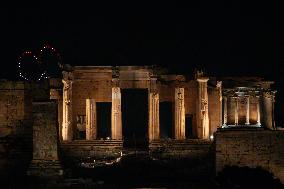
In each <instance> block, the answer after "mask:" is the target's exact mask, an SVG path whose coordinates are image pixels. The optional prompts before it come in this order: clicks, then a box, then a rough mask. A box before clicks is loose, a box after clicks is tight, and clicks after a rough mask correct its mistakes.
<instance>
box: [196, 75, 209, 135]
mask: <svg viewBox="0 0 284 189" xmlns="http://www.w3.org/2000/svg"><path fill="white" fill-rule="evenodd" d="M208 80H209V79H208V78H206V77H202V78H198V79H197V81H198V106H197V108H198V112H197V114H198V121H197V125H198V126H197V127H198V133H197V135H198V138H200V139H209V116H208V92H207V81H208Z"/></svg>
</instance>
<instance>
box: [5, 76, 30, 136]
mask: <svg viewBox="0 0 284 189" xmlns="http://www.w3.org/2000/svg"><path fill="white" fill-rule="evenodd" d="M31 102H32V101H31V98H30V97H29V94H28V90H27V85H25V83H24V82H21V81H18V82H15V81H4V82H0V137H4V136H7V135H9V134H12V132H13V131H15V128H16V127H19V126H23V125H24V124H25V121H27V120H29V119H30V118H31V111H32V107H31Z"/></svg>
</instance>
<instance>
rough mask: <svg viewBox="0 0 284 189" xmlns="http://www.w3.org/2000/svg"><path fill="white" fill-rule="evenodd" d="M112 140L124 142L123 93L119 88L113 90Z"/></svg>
mask: <svg viewBox="0 0 284 189" xmlns="http://www.w3.org/2000/svg"><path fill="white" fill-rule="evenodd" d="M111 138H112V139H113V140H122V121H121V92H120V88H119V87H113V88H112V106H111Z"/></svg>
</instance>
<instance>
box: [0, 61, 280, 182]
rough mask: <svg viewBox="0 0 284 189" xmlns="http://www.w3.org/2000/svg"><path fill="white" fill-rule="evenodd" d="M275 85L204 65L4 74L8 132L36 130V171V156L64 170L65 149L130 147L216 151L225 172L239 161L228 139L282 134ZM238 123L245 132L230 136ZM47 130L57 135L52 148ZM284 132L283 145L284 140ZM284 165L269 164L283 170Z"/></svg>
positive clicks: (83, 152) (90, 151) (1, 87)
mask: <svg viewBox="0 0 284 189" xmlns="http://www.w3.org/2000/svg"><path fill="white" fill-rule="evenodd" d="M272 84H273V82H272V81H266V80H264V79H263V78H259V77H224V78H217V77H214V76H210V75H206V74H205V73H203V72H202V71H196V72H195V73H190V74H189V75H179V74H176V73H174V74H173V73H171V72H169V71H166V70H165V69H161V68H158V67H154V66H74V67H68V69H65V70H63V71H62V76H60V77H58V78H49V79H47V80H45V81H42V82H41V83H35V82H24V81H1V82H0V105H1V107H2V108H1V109H0V111H1V114H0V116H1V117H0V135H1V137H6V136H10V135H13V134H14V133H17V132H18V133H21V132H20V131H21V129H23V128H24V127H25V126H26V125H28V126H30V127H28V126H26V128H31V132H33V133H34V135H33V136H32V137H31V138H32V139H33V146H34V153H33V154H34V155H33V157H31V158H33V161H32V164H31V166H30V174H32V170H36V171H35V172H37V174H40V171H39V169H37V167H36V165H37V164H36V162H40V163H41V164H42V162H48V163H50V162H53V163H52V164H53V166H55V167H56V171H57V172H56V174H62V170H61V166H60V165H59V158H58V154H57V153H58V152H57V151H60V157H61V161H63V162H65V161H68V160H70V159H80V160H82V159H84V158H92V157H93V158H98V157H106V156H109V157H117V156H119V155H121V153H122V151H123V150H124V149H141V150H149V151H150V152H151V153H153V154H155V153H156V152H159V153H164V154H166V155H167V156H178V157H179V158H180V157H193V156H198V157H207V156H209V154H210V153H215V155H216V166H217V168H216V169H217V170H218V171H220V170H222V167H223V166H225V165H227V164H232V165H233V164H234V163H232V161H229V160H228V159H229V157H231V156H230V155H228V154H226V153H229V150H228V149H227V150H225V151H223V150H224V149H225V147H224V148H223V147H222V145H224V143H223V142H222V141H226V145H227V144H230V142H233V143H234V144H235V141H241V140H239V139H238V136H242V134H243V133H245V134H248V136H250V135H249V133H254V135H255V136H258V135H262V136H264V135H267V136H268V135H269V136H270V138H273V140H274V139H275V136H274V135H277V137H278V135H279V136H280V135H281V136H282V134H279V132H280V133H282V131H276V130H277V127H276V126H275V121H274V101H275V100H274V99H275V94H276V91H273V90H271V85H272ZM50 100H52V102H49V101H50ZM54 107H55V109H54ZM41 110H43V111H44V112H41ZM47 111H50V112H47ZM44 116H45V117H44ZM40 117H42V119H43V120H41V119H39V118H40ZM35 118H36V119H35ZM48 119H50V120H48ZM54 120H56V121H54ZM33 124H34V125H33ZM41 124H42V125H45V127H41V126H40V125H41ZM31 126H33V127H31ZM55 128H57V129H55ZM235 130H237V133H238V132H241V134H240V133H239V134H237V135H236V136H235V135H229V138H230V137H231V138H232V136H234V137H235V138H234V139H228V137H227V138H226V137H225V138H223V137H224V136H226V135H227V134H228V133H229V132H233V131H235ZM267 132H268V134H267ZM47 133H48V134H47ZM235 133H236V132H235ZM272 135H273V136H272ZM44 136H48V137H49V138H50V139H52V140H48V143H50V145H49V146H48V147H46V146H45V145H44V143H45V142H43V141H46V138H45V139H44ZM54 137H55V138H54ZM277 137H276V139H277ZM56 138H57V141H58V143H57V142H56V140H55V139H56ZM280 138H281V137H280ZM276 139H275V140H276ZM278 139H279V137H278ZM278 139H277V142H275V145H276V146H280V145H282V144H284V141H283V143H282V142H281V141H282V138H281V140H280V139H279V140H278ZM215 140H216V146H215V147H216V148H215V147H214V148H215V151H214V152H212V145H213V146H214V145H215V144H214V143H213V141H215ZM220 141H221V142H220ZM228 141H229V142H228ZM46 142H47V141H46ZM250 142H251V141H246V143H248V144H249V143H250ZM258 144H263V143H262V142H259V143H258ZM258 144H255V143H253V144H252V146H253V145H254V146H257V145H258ZM226 148H227V146H226ZM40 149H43V151H50V152H48V153H47V152H42V151H41V150H40ZM48 149H51V150H48ZM57 149H58V150H57ZM234 149H235V148H234ZM267 149H269V150H270V149H272V148H270V147H269V148H267ZM273 149H276V148H273ZM238 152H239V151H238ZM224 153H225V154H224ZM234 153H235V152H234ZM277 154H281V153H280V152H277ZM225 156H228V157H227V158H225V159H224V157H225ZM238 157H240V155H238ZM253 157H255V156H253ZM281 157H282V156H281ZM222 158H223V159H222ZM219 160H220V161H219ZM266 160H267V161H269V157H267V159H266ZM226 161H227V163H223V162H226ZM252 161H253V159H252ZM275 161H276V160H275ZM277 161H278V159H277ZM238 162H240V161H238ZM235 164H236V162H235ZM247 164H248V165H250V164H249V163H247V162H245V163H244V164H243V165H247ZM259 164H260V165H262V163H259ZM45 165H46V164H45ZM283 165H284V162H283V164H282V163H279V166H280V167H281V169H278V168H275V165H273V166H274V167H273V168H269V165H267V166H268V168H267V169H268V170H272V169H273V170H272V171H275V170H277V171H278V170H281V171H282V167H283ZM277 171H276V172H277ZM281 171H280V172H281ZM281 174H282V172H281ZM281 174H280V173H279V174H278V175H280V176H279V177H281ZM283 178H284V177H283Z"/></svg>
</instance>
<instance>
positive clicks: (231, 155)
mask: <svg viewBox="0 0 284 189" xmlns="http://www.w3.org/2000/svg"><path fill="white" fill-rule="evenodd" d="M215 142H216V143H215V145H216V172H217V173H218V172H220V171H221V170H222V169H223V168H224V167H225V166H239V167H244V166H248V167H251V168H255V167H262V168H263V169H265V170H268V171H269V172H271V173H273V174H274V175H275V176H276V177H278V178H279V179H280V180H281V182H282V183H283V182H284V148H283V146H284V131H271V130H233V131H232V130H223V131H217V132H216V133H215Z"/></svg>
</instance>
